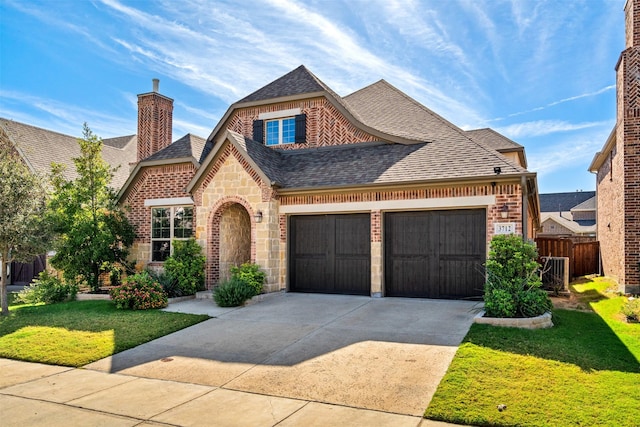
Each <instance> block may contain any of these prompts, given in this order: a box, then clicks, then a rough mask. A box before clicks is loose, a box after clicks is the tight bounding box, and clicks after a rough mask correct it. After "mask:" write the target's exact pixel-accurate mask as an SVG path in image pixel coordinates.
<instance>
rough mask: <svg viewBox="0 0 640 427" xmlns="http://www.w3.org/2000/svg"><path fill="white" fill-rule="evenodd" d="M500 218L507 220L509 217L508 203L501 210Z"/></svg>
mask: <svg viewBox="0 0 640 427" xmlns="http://www.w3.org/2000/svg"><path fill="white" fill-rule="evenodd" d="M500 216H501V217H502V218H507V217H508V216H509V206H507V204H506V203H505V204H504V205H502V207H501V208H500Z"/></svg>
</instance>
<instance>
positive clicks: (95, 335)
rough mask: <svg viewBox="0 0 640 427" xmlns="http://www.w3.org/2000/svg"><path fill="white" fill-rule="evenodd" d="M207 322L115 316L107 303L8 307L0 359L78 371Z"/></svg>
mask: <svg viewBox="0 0 640 427" xmlns="http://www.w3.org/2000/svg"><path fill="white" fill-rule="evenodd" d="M206 319H208V316H206V315H192V314H182V313H168V312H163V311H159V310H141V311H130V310H117V309H116V308H115V305H114V304H113V303H112V302H111V301H72V302H66V303H59V304H51V305H21V306H12V307H10V314H9V315H8V316H1V317H0V357H5V358H9V359H18V360H26V361H29V362H40V363H48V364H54V365H63V366H76V367H77V366H82V365H85V364H87V363H90V362H93V361H96V360H99V359H102V358H103V357H107V356H110V355H112V354H115V353H118V352H120V351H123V350H126V349H129V348H132V347H135V346H137V345H140V344H142V343H145V342H147V341H151V340H153V339H156V338H159V337H161V336H164V335H167V334H170V333H172V332H175V331H178V330H180V329H183V328H186V327H188V326H191V325H194V324H196V323H199V322H202V321H203V320H206Z"/></svg>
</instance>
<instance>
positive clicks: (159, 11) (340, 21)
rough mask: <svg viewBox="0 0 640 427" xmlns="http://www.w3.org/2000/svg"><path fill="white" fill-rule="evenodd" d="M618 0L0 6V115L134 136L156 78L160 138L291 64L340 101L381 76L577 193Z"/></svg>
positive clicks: (593, 142) (202, 124) (607, 127)
mask: <svg viewBox="0 0 640 427" xmlns="http://www.w3.org/2000/svg"><path fill="white" fill-rule="evenodd" d="M623 7H624V0H575V1H574V0H554V1H538V0H512V1H500V0H487V1H482V0H460V1H455V0H433V1H417V0H416V1H410V0H407V1H404V0H403V1H399V0H380V1H376V0H373V1H358V0H356V1H338V0H335V1H330V0H325V1H313V0H311V1H309V0H307V1H304V2H294V1H290V0H267V1H258V0H251V1H246V0H237V1H232V0H229V1H227V0H220V1H217V0H216V1H205V0H181V1H172V0H167V1H153V2H152V1H119V0H95V1H80V0H73V1H71V0H57V1H55V2H54V1H25V0H20V1H13V0H0V116H1V117H4V118H9V119H13V120H17V121H21V122H24V123H28V124H32V125H35V126H39V127H43V128H46V129H51V130H55V131H58V132H62V133H66V134H70V135H76V136H79V135H80V133H81V130H82V123H83V122H87V123H88V124H89V126H90V127H91V128H92V129H93V131H94V132H95V133H96V134H98V135H99V136H101V137H103V138H107V137H113V136H120V135H129V134H134V133H136V119H137V104H136V103H137V97H136V95H137V94H139V93H145V92H149V91H151V87H152V84H151V79H152V78H159V79H160V92H161V93H162V94H164V95H166V96H169V97H171V98H173V99H174V100H175V103H174V116H173V126H174V130H173V136H174V139H178V138H179V137H181V136H182V135H184V134H186V133H193V134H196V135H200V136H202V137H207V136H208V135H209V133H210V132H211V130H212V129H213V128H214V127H215V125H216V123H217V122H218V120H219V119H220V117H222V115H223V114H224V112H225V111H226V110H227V108H228V106H229V105H230V104H231V103H233V102H235V101H237V100H239V99H241V98H242V97H244V96H246V95H248V94H249V93H251V92H253V91H255V90H256V89H259V88H260V87H262V86H264V85H265V84H267V83H269V82H271V81H272V80H274V79H276V78H278V77H280V76H282V75H284V74H285V73H287V72H289V71H291V70H292V69H294V68H296V67H297V66H299V65H300V64H304V65H306V66H307V68H309V69H310V70H311V71H312V72H313V73H314V74H316V75H317V76H318V77H319V78H320V79H321V80H322V81H324V82H325V83H326V84H327V85H329V86H330V87H331V88H332V89H333V90H334V91H336V92H337V93H338V94H340V95H342V96H345V95H348V94H349V93H351V92H353V91H355V90H358V89H360V88H362V87H364V86H366V85H369V84H371V83H374V82H376V81H378V80H380V79H385V80H387V81H388V82H390V83H391V84H393V85H394V86H396V87H398V88H400V89H401V90H403V91H404V92H406V93H407V94H408V95H410V96H411V97H413V98H415V99H416V100H418V101H419V102H421V103H422V104H424V105H426V106H427V107H429V108H430V109H432V110H434V111H435V112H437V113H439V114H440V115H442V116H443V117H445V118H446V119H448V120H450V121H452V122H453V123H454V124H456V125H458V126H460V127H462V128H463V129H477V128H484V127H491V128H493V129H495V130H497V131H498V132H501V133H502V134H504V135H506V136H508V137H509V138H511V139H513V140H514V141H516V142H518V143H520V144H522V145H524V146H525V148H526V153H527V158H528V161H529V170H531V171H534V172H537V173H538V183H539V187H540V191H541V192H543V193H548V192H561V191H575V190H577V189H582V190H585V191H586V190H593V189H594V188H595V178H594V176H593V175H592V174H590V173H589V172H587V167H588V166H589V163H590V161H591V159H592V158H593V155H594V154H595V152H596V151H598V150H599V149H600V148H602V145H603V144H604V142H605V140H606V138H607V136H608V135H609V133H610V132H611V130H612V128H613V126H614V124H615V72H614V67H615V64H616V62H617V60H618V57H619V55H620V52H621V51H622V50H623V49H624V13H623Z"/></svg>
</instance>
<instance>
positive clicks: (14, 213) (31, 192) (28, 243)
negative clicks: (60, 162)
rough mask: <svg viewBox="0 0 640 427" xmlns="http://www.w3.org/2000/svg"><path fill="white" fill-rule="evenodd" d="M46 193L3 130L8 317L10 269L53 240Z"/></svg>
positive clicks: (1, 204) (0, 194)
mask: <svg viewBox="0 0 640 427" xmlns="http://www.w3.org/2000/svg"><path fill="white" fill-rule="evenodd" d="M46 200H47V192H46V188H45V185H44V180H43V179H42V177H40V176H38V175H36V174H34V173H33V172H32V171H31V170H30V169H29V167H28V166H27V165H26V164H25V163H24V161H23V160H22V158H21V157H20V155H19V153H18V151H17V149H16V147H15V146H14V144H13V142H12V141H11V138H10V137H9V135H8V134H7V133H6V131H5V130H4V128H3V127H2V126H0V260H1V262H0V275H1V280H0V299H1V300H2V301H1V306H2V314H7V313H8V311H9V309H8V304H7V266H8V265H9V263H11V262H12V261H31V260H32V259H33V258H34V257H35V256H36V255H39V254H41V253H43V252H45V251H46V249H47V244H48V242H49V239H48V237H49V236H50V233H49V229H48V226H47V223H46V221H45V206H46Z"/></svg>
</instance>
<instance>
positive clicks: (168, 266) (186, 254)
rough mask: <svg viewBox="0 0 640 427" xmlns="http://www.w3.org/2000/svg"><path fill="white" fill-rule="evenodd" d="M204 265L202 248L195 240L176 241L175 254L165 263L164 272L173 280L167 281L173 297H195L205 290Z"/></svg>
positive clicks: (174, 244)
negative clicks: (197, 293)
mask: <svg viewBox="0 0 640 427" xmlns="http://www.w3.org/2000/svg"><path fill="white" fill-rule="evenodd" d="M204 265H205V257H204V255H202V247H201V246H200V245H199V244H198V242H196V240H195V239H193V238H191V239H189V240H174V241H173V254H172V255H171V256H170V257H169V258H167V259H166V261H165V262H164V272H165V274H167V275H168V276H169V277H170V278H171V279H172V281H169V279H167V283H168V285H169V286H170V287H171V288H172V289H173V291H172V293H173V294H174V295H172V296H182V295H194V294H195V293H196V292H197V291H202V290H204ZM176 286H177V289H175V288H176ZM176 294H180V295H176Z"/></svg>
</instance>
